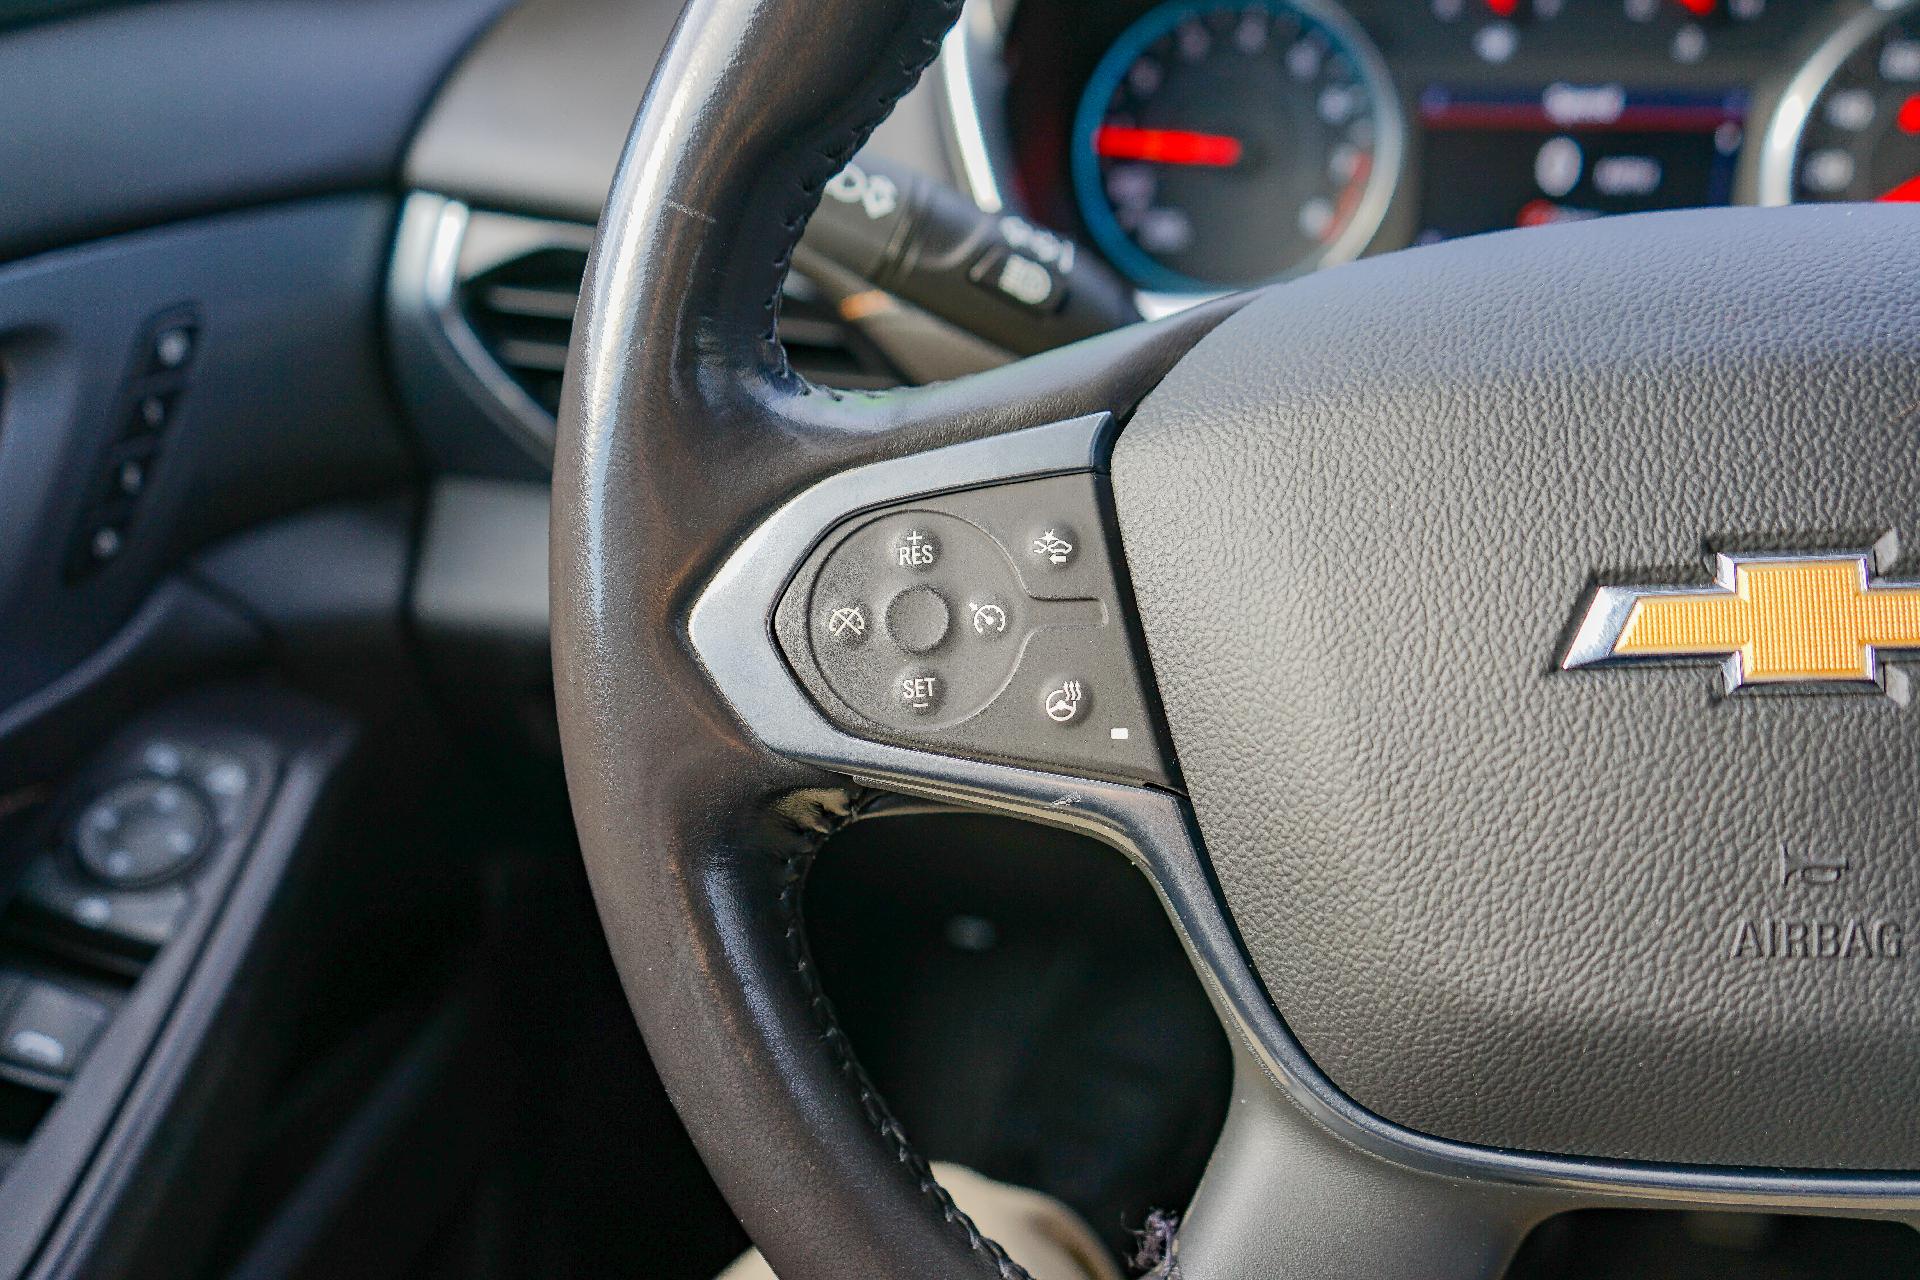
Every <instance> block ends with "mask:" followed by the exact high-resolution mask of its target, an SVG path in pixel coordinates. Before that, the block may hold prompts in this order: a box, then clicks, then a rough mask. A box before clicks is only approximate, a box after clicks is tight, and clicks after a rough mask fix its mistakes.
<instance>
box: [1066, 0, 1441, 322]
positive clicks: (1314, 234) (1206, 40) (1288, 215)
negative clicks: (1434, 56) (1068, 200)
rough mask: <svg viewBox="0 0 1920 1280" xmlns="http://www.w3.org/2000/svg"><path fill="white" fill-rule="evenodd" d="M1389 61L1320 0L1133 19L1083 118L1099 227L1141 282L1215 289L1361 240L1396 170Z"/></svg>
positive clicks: (1120, 263) (1085, 170)
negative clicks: (1388, 72)
mask: <svg viewBox="0 0 1920 1280" xmlns="http://www.w3.org/2000/svg"><path fill="white" fill-rule="evenodd" d="M1403 140H1404V126H1403V125H1402V123H1401V118H1400V109H1399V105H1398V101H1397V99H1396V98H1395V96H1394V92H1393V87H1392V85H1391V84H1390V83H1389V82H1388V79H1387V73H1386V68H1385V67H1384V65H1383V64H1382V63H1381V61H1380V57H1379V55H1378V54H1377V53H1376V52H1375V51H1374V49H1373V47H1372V46H1371V45H1370V44H1369V43H1368V42H1367V39H1366V37H1365V36H1364V35H1363V34H1361V32H1360V30H1359V28H1357V27H1356V26H1354V24H1353V23H1352V22H1351V21H1350V20H1348V19H1347V18H1346V17H1345V16H1344V15H1343V14H1341V13H1340V12H1339V11H1338V10H1336V9H1334V8H1332V7H1331V6H1329V5H1326V4H1323V3H1321V0H1251V2H1242V3H1223V2H1221V0H1173V2H1172V3H1170V4H1164V5H1162V6H1160V7H1159V8H1157V9H1153V10H1151V11H1149V12H1148V13H1147V14H1146V15H1145V16H1144V17H1142V18H1141V19H1140V20H1139V21H1137V22H1135V23H1134V24H1133V25H1132V26H1131V27H1128V28H1127V29H1126V31H1124V32H1123V33H1122V34H1121V36H1120V38H1119V40H1117V41H1116V42H1115V43H1114V45H1113V47H1112V48H1111V49H1109V50H1108V51H1107V54H1106V56H1105V57H1103V58H1102V59H1101V60H1100V62H1099V65H1098V66H1096V67H1095V68H1094V72H1093V76H1092V78H1091V80H1089V81H1088V83H1087V87H1086V91H1085V92H1084V93H1083V94H1082V96H1081V99H1080V109H1079V112H1078V114H1077V115H1076V117H1075V120H1074V131H1073V157H1072V164H1073V180H1074V191H1075V195H1076V198H1077V200H1078V203H1079V206H1080V212H1081V216H1082V218H1083V219H1084V220H1085V222H1086V225H1087V230H1088V232H1089V233H1090V234H1091V236H1092V237H1093V240H1094V242H1095V243H1096V244H1098V245H1099V246H1100V249H1101V251H1102V252H1103V253H1105V254H1106V255H1107V257H1108V258H1109V259H1110V260H1111V261H1112V262H1113V263H1114V265H1115V266H1117V267H1119V268H1120V270H1122V271H1123V272H1125V273H1126V274H1127V275H1129V276H1131V277H1132V278H1133V280H1134V282H1135V283H1136V284H1138V285H1140V286H1141V287H1142V288H1145V289H1150V290H1155V291H1160V292H1169V293H1197V292H1214V291H1218V290H1222V289H1233V288H1239V287H1242V286H1245V285H1250V284H1258V283H1261V282H1263V281H1267V280H1273V279H1278V278H1281V277H1284V276H1290V275H1295V274H1298V273H1299V272H1302V271H1308V270H1312V269H1313V268H1315V267H1319V266H1323V265H1326V264H1328V263H1332V262H1341V261H1344V260H1346V259H1348V258H1352V257H1355V256H1357V255H1358V254H1359V253H1360V251H1361V250H1362V249H1364V248H1365V247H1366V245H1367V242H1368V241H1369V240H1371V239H1372V238H1373V235H1374V233H1375V232H1376V231H1377V230H1379V227H1380V222H1381V219H1382V218H1383V217H1384V216H1385V214H1386V210H1387V204H1388V202H1389V200H1390V199H1391V197H1392V194H1393V187H1394V184H1395V182H1396V181H1397V180H1398V178H1399V172H1400V157H1401V152H1402V150H1403V146H1402V144H1403Z"/></svg>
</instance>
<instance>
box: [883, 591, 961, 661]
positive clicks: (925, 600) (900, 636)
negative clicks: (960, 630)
mask: <svg viewBox="0 0 1920 1280" xmlns="http://www.w3.org/2000/svg"><path fill="white" fill-rule="evenodd" d="M952 627H953V610H952V609H950V608H949V607H948V606H947V601H946V598H945V597H944V596H942V595H941V594H940V593H939V592H938V591H935V590H934V589H933V588H932V587H908V588H907V589H906V590H905V591H902V592H901V593H900V594H899V595H897V596H895V597H894V598H893V600H892V601H891V602H890V603H889V604H888V605H887V634H888V635H890V636H892V637H893V642H894V643H895V644H897V645H899V646H900V647H901V648H902V649H904V650H906V651H907V652H908V653H928V652H931V651H932V650H934V649H937V648H938V647H939V646H940V642H941V641H942V640H945V639H946V638H947V632H948V631H949V630H951V629H952Z"/></svg>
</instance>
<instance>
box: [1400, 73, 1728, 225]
mask: <svg viewBox="0 0 1920 1280" xmlns="http://www.w3.org/2000/svg"><path fill="white" fill-rule="evenodd" d="M1746 116H1747V95H1746V94H1745V93H1743V92H1738V91H1730V92H1725V93H1672V92H1664V91H1663V92H1657V93H1637V92H1634V91H1631V90H1628V89H1626V88H1624V87H1622V86H1620V85H1606V84H1603V85H1572V84H1556V85H1550V86H1548V87H1547V88H1546V89H1545V90H1543V91H1540V92H1537V93H1526V92H1511V91H1483V90H1460V89H1452V88H1445V87H1441V86H1434V87H1431V88H1429V89H1427V91H1426V92H1425V93H1423V94H1422V95H1421V96H1420V123H1421V125H1422V127H1423V132H1424V135H1425V155H1424V161H1423V163H1422V166H1421V170H1422V179H1423V181H1422V191H1423V195H1422V208H1421V211H1420V228H1419V235H1418V239H1419V240H1420V241H1421V242H1423V243H1431V242H1433V241H1436V240H1447V239H1451V238H1452V237H1454V236H1465V235H1474V234H1477V233H1479V232H1482V231H1496V230H1499V229H1501V228H1504V227H1532V226H1542V225H1545V224H1548V223H1553V222H1568V221H1573V220H1577V219H1582V218H1597V217H1601V216H1604V215H1606V214H1610V213H1638V212H1642V211H1645V210H1649V209H1688V208H1697V207H1700V206H1705V205H1723V204H1727V203H1729V202H1730V201H1731V200H1732V197H1733V174H1734V165H1735V162H1736V161H1737V160H1738V158H1739V155H1740V144H1741V142H1742V140H1743V138H1744V136H1745V128H1746Z"/></svg>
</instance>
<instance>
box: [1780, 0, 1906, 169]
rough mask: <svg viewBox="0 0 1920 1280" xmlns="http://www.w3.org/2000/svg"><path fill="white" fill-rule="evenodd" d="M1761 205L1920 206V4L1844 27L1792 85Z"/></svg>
mask: <svg viewBox="0 0 1920 1280" xmlns="http://www.w3.org/2000/svg"><path fill="white" fill-rule="evenodd" d="M1759 177H1760V199H1761V200H1762V202H1764V203H1766V204H1787V203H1789V202H1792V201H1803V200H1898V201H1920V4H1915V3H1913V0H1902V2H1900V3H1896V4H1892V5H1882V6H1879V7H1876V8H1873V9H1867V10H1863V11H1861V12H1859V13H1856V14H1855V15H1854V16H1853V17H1851V18H1850V19H1848V20H1847V21H1846V22H1844V23H1842V24H1841V26H1840V27H1839V29H1838V30H1836V31H1835V32H1834V33H1833V34H1832V35H1831V36H1829V37H1828V38H1827V39H1826V40H1825V41H1824V42H1823V43H1822V44H1821V45H1820V47H1819V49H1817V50H1816V51H1815V52H1814V55H1813V57H1812V58H1810V59H1809V60H1808V62H1807V65H1806V66H1805V67H1803V68H1801V70H1800V71H1799V73H1798V74H1796V75H1795V76H1794V78H1793V80H1792V81H1791V82H1790V83H1789V84H1788V86H1787V90H1786V92H1785V93H1784V94H1783V95H1782V96H1781V99H1780V107H1779V110H1778V111H1777V112H1776V114H1775V116H1774V119H1773V123H1772V124H1771V125H1770V126H1769V127H1768V130H1767V137H1766V144H1765V147H1764V148H1763V150H1762V153H1761V159H1760V174H1759Z"/></svg>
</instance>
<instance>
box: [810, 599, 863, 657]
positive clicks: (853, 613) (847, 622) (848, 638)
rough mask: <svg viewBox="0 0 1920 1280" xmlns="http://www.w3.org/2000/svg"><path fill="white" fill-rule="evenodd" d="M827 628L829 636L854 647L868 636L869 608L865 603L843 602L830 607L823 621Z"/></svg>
mask: <svg viewBox="0 0 1920 1280" xmlns="http://www.w3.org/2000/svg"><path fill="white" fill-rule="evenodd" d="M821 625H822V626H824V627H825V628H826V629H827V636H828V637H829V638H830V639H832V640H836V641H838V642H839V643H841V644H843V645H847V646H848V647H852V646H853V645H856V644H859V643H860V642H861V641H862V640H865V639H866V638H867V631H868V625H867V610H866V607H865V606H864V605H857V604H843V605H840V606H838V607H837V608H832V609H828V610H827V613H826V617H825V618H824V619H823V620H822V623H821Z"/></svg>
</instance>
